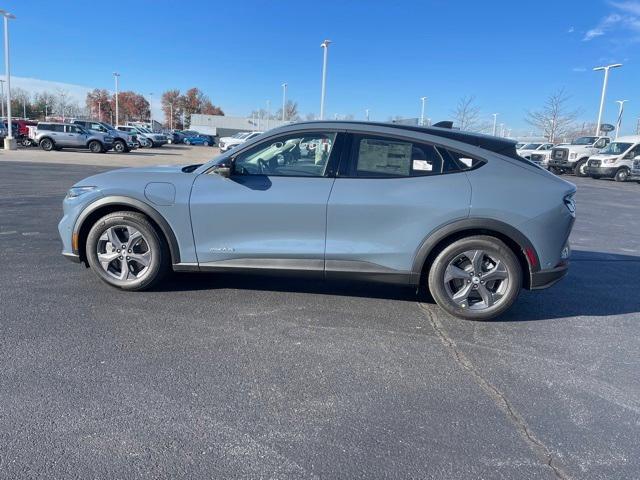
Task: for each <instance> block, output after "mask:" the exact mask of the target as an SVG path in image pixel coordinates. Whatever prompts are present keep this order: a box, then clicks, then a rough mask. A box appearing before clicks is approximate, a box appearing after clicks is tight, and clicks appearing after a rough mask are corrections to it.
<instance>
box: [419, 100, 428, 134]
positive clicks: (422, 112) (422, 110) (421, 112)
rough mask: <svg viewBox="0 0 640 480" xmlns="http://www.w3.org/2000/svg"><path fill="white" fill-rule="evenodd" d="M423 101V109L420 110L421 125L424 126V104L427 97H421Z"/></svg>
mask: <svg viewBox="0 0 640 480" xmlns="http://www.w3.org/2000/svg"><path fill="white" fill-rule="evenodd" d="M420 100H421V101H422V109H421V110H420V126H421V127H424V105H425V103H426V102H427V97H420Z"/></svg>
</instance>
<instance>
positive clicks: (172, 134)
mask: <svg viewBox="0 0 640 480" xmlns="http://www.w3.org/2000/svg"><path fill="white" fill-rule="evenodd" d="M164 135H165V136H166V137H167V143H172V144H176V143H182V142H183V140H184V138H185V135H184V134H183V133H182V132H180V131H179V130H174V131H169V132H164Z"/></svg>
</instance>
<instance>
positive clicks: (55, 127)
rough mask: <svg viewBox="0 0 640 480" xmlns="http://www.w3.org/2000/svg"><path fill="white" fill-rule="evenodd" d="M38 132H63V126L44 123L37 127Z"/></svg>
mask: <svg viewBox="0 0 640 480" xmlns="http://www.w3.org/2000/svg"><path fill="white" fill-rule="evenodd" d="M38 130H44V131H47V132H64V125H55V124H51V123H45V124H43V125H38Z"/></svg>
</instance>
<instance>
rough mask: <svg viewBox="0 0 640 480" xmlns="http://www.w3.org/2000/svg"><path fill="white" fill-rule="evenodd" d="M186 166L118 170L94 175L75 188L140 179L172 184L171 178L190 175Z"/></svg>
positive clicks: (158, 166) (80, 182)
mask: <svg viewBox="0 0 640 480" xmlns="http://www.w3.org/2000/svg"><path fill="white" fill-rule="evenodd" d="M183 168H185V165H157V166H149V167H133V168H117V169H115V170H109V171H108V172H103V173H99V174H97V175H92V176H91V177H87V178H84V179H82V180H80V181H79V182H77V183H76V184H75V185H74V186H89V185H91V186H96V187H102V186H105V185H108V186H112V185H114V184H117V183H118V182H119V181H120V180H121V179H125V178H138V179H145V178H146V179H148V181H149V182H157V181H163V180H164V181H167V182H171V176H174V175H178V176H182V175H188V173H184V172H183V171H182V169H183Z"/></svg>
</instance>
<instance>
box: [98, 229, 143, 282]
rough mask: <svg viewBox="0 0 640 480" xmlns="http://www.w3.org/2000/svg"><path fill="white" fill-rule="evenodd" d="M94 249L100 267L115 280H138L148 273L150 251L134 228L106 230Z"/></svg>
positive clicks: (140, 234)
mask: <svg viewBox="0 0 640 480" xmlns="http://www.w3.org/2000/svg"><path fill="white" fill-rule="evenodd" d="M96 248H97V252H96V253H97V255H98V261H99V262H100V266H101V267H102V269H103V270H104V271H105V272H106V273H107V274H108V275H109V276H111V277H113V278H114V279H116V280H120V281H125V282H126V281H135V280H140V279H142V278H143V277H145V276H146V275H147V274H148V272H149V266H150V265H151V257H152V251H151V249H150V248H149V243H148V242H147V240H146V239H145V237H144V235H142V233H141V232H140V231H139V230H137V229H136V228H134V227H131V226H129V225H114V226H112V227H109V228H107V230H105V231H104V232H103V234H102V235H101V236H100V239H99V241H98V244H97V247H96Z"/></svg>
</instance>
